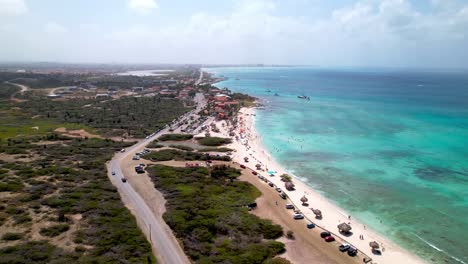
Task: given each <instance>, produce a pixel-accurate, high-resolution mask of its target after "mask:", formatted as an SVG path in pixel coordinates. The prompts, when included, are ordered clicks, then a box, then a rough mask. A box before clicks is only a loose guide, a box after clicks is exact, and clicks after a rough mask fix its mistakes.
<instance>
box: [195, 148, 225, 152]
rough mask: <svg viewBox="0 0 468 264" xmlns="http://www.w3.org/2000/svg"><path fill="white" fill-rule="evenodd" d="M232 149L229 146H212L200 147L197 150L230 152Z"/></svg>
mask: <svg viewBox="0 0 468 264" xmlns="http://www.w3.org/2000/svg"><path fill="white" fill-rule="evenodd" d="M231 151H233V149H231V148H214V147H209V148H201V149H199V150H198V152H231Z"/></svg>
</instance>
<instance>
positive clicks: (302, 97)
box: [297, 95, 310, 101]
mask: <svg viewBox="0 0 468 264" xmlns="http://www.w3.org/2000/svg"><path fill="white" fill-rule="evenodd" d="M297 98H299V99H306V100H308V101H310V97H309V96H305V95H298V96H297Z"/></svg>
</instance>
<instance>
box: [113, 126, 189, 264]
mask: <svg viewBox="0 0 468 264" xmlns="http://www.w3.org/2000/svg"><path fill="white" fill-rule="evenodd" d="M163 133H167V130H166V129H165V130H162V131H161V132H159V133H158V134H156V135H154V136H153V137H151V138H149V139H145V140H142V141H140V142H138V143H137V144H135V145H133V146H131V147H129V148H127V150H126V151H125V153H121V154H117V155H115V156H114V158H113V159H112V160H111V161H110V162H109V164H108V169H109V170H110V171H114V172H115V175H111V176H110V177H111V178H112V183H113V184H114V185H115V186H116V187H117V189H118V190H119V192H120V193H121V194H122V195H123V196H125V197H126V198H127V200H126V202H127V205H128V206H130V207H131V208H132V209H133V212H134V214H136V215H135V217H136V218H137V221H138V222H139V223H140V224H142V223H143V226H141V225H140V227H141V229H142V230H143V232H144V233H145V234H146V235H147V237H149V238H150V240H151V241H150V242H151V245H152V247H153V249H154V250H153V251H155V256H156V258H157V259H158V261H159V262H160V263H174V264H179V263H180V264H183V263H190V261H189V259H188V258H187V256H185V254H184V252H183V250H182V248H181V247H180V245H179V244H178V242H177V240H176V239H175V237H174V235H173V234H172V232H170V231H168V230H166V229H165V228H164V225H165V223H164V220H163V219H162V217H161V216H159V217H158V216H156V215H154V214H153V212H152V211H151V209H150V208H149V206H148V205H147V204H146V203H145V201H144V200H143V198H142V197H141V196H140V195H139V194H138V193H137V192H136V191H135V190H134V189H133V187H132V186H131V185H130V184H129V183H128V182H126V183H124V182H122V180H121V179H122V178H123V177H124V175H123V172H122V168H121V162H122V160H123V159H124V158H126V157H127V156H128V155H134V153H135V152H138V151H139V150H141V149H142V148H144V147H145V146H146V145H147V144H148V143H149V142H151V140H153V139H155V138H157V137H159V136H160V135H161V134H163Z"/></svg>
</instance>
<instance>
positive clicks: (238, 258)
mask: <svg viewBox="0 0 468 264" xmlns="http://www.w3.org/2000/svg"><path fill="white" fill-rule="evenodd" d="M149 173H150V176H151V179H152V180H153V182H154V184H155V187H156V188H157V189H158V190H160V191H161V192H162V193H163V194H164V197H165V199H166V200H167V204H166V209H167V211H166V213H165V214H164V220H165V221H166V223H167V224H168V225H169V226H170V227H171V229H172V230H173V231H174V232H175V234H176V236H177V237H178V238H179V239H180V241H181V242H182V243H183V248H184V250H185V252H186V254H187V255H188V256H189V257H190V258H191V259H192V260H193V261H194V262H195V263H264V262H265V261H268V262H267V263H277V262H276V261H272V258H274V257H275V256H276V255H277V254H279V253H281V252H283V251H284V244H283V243H281V242H277V241H274V240H273V239H276V238H279V237H281V236H282V235H283V230H282V228H281V226H279V225H275V224H272V222H271V221H270V220H264V219H260V218H258V217H257V216H255V215H253V214H250V213H249V211H248V208H247V206H246V205H248V204H250V203H252V202H254V201H255V199H256V198H257V197H258V196H259V195H260V192H259V191H258V190H257V189H256V188H255V187H254V186H252V185H251V184H249V183H246V182H242V181H238V180H237V177H238V176H239V175H240V171H239V170H237V169H235V168H231V167H228V166H225V165H218V166H213V167H212V168H205V167H198V168H176V167H169V166H163V165H154V166H151V167H150V168H149Z"/></svg>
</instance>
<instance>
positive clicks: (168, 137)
mask: <svg viewBox="0 0 468 264" xmlns="http://www.w3.org/2000/svg"><path fill="white" fill-rule="evenodd" d="M192 138H193V135H190V134H164V135H162V136H160V137H159V138H158V140H160V141H184V140H189V139H192Z"/></svg>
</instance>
